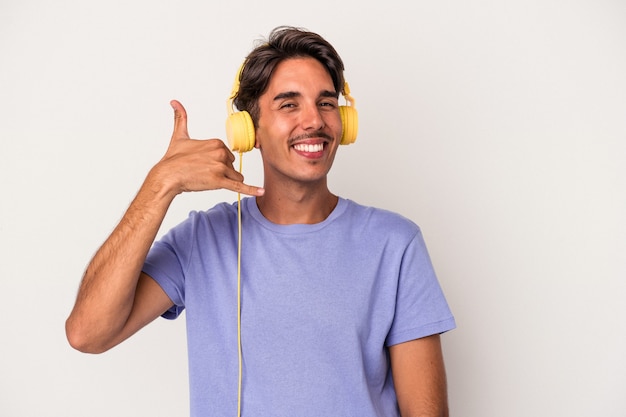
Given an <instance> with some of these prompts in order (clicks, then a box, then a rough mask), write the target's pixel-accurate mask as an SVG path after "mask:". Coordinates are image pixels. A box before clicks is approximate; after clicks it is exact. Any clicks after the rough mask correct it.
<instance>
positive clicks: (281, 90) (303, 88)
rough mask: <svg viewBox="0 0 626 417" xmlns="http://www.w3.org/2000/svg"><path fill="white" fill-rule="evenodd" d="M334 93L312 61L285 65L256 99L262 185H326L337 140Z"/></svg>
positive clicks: (329, 81)
mask: <svg viewBox="0 0 626 417" xmlns="http://www.w3.org/2000/svg"><path fill="white" fill-rule="evenodd" d="M337 95H338V94H337V92H336V91H335V87H334V86H333V82H332V79H331V77H330V74H329V73H328V71H326V69H325V68H324V66H323V65H322V64H321V63H320V62H318V61H317V60H316V59H313V58H292V59H287V60H285V61H283V62H281V63H280V64H278V66H277V67H276V68H275V70H274V74H273V75H272V78H271V80H270V83H269V85H268V88H267V90H266V92H265V93H264V94H263V95H262V96H261V97H260V98H259V109H260V117H259V123H258V128H257V130H256V147H257V148H259V149H260V151H261V154H262V156H263V165H264V168H265V181H266V185H269V184H271V183H274V182H278V183H280V182H282V181H296V182H300V183H306V182H315V181H319V180H325V179H326V175H327V174H328V171H329V170H330V168H331V166H332V163H333V160H334V158H335V153H336V152H337V147H338V145H339V141H340V139H341V117H340V115H339V107H338V100H337Z"/></svg>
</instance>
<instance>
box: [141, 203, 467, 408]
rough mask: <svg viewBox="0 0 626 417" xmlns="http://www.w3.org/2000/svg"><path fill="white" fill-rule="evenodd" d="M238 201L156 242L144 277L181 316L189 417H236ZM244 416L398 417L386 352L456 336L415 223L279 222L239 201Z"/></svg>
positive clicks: (342, 206) (351, 207) (378, 218)
mask: <svg viewBox="0 0 626 417" xmlns="http://www.w3.org/2000/svg"><path fill="white" fill-rule="evenodd" d="M237 230H238V228H237V204H236V203H234V204H226V203H222V204H218V205H217V206H215V207H214V208H212V209H210V210H208V211H205V212H192V213H191V214H190V216H189V218H188V219H187V220H186V221H184V222H183V223H181V224H180V225H178V226H176V227H175V228H173V229H172V230H170V231H169V232H168V233H167V234H166V235H165V236H164V237H163V238H162V239H161V240H160V241H158V242H155V244H154V246H153V248H152V249H151V251H150V253H149V255H148V258H147V260H146V262H145V265H144V269H143V270H144V272H146V273H147V274H148V275H150V276H151V277H152V278H153V279H155V280H156V281H157V282H158V283H159V284H160V285H161V287H162V288H163V289H164V290H165V292H166V293H167V295H168V296H169V297H170V298H171V300H172V301H173V302H174V304H175V305H174V307H172V308H171V309H170V310H169V311H168V312H166V313H165V314H164V317H167V318H175V317H177V316H178V315H179V314H180V313H181V312H182V311H183V309H184V310H185V311H186V320H187V339H188V340H187V343H188V350H189V374H190V376H189V377H190V402H191V404H190V405H191V416H192V417H200V416H202V417H206V416H227V417H232V416H233V415H236V410H237V392H238V344H237ZM242 233H243V237H242V261H241V262H242V264H241V282H242V304H241V309H242V310H241V320H242V325H241V326H242V327H241V334H242V346H243V400H242V415H243V416H244V417H245V416H254V417H257V416H271V417H283V416H284V417H293V416H298V417H308V416H310V417H320V416H331V415H332V416H341V417H344V416H355V417H369V416H386V417H389V416H398V415H399V413H398V407H397V402H396V397H395V392H394V389H393V381H392V378H391V371H390V364H389V353H388V349H387V347H388V346H390V345H394V344H397V343H402V342H405V341H409V340H413V339H417V338H420V337H425V336H429V335H432V334H437V333H442V332H445V331H448V330H451V329H453V328H454V327H455V323H454V318H453V316H452V314H451V312H450V309H449V308H448V304H447V303H446V300H445V297H444V295H443V292H442V290H441V288H440V285H439V283H438V281H437V278H436V276H435V273H434V270H433V267H432V265H431V261H430V259H429V256H428V252H427V250H426V246H425V244H424V241H423V238H422V234H421V232H420V229H419V228H418V226H417V225H415V224H414V223H413V222H411V221H410V220H408V219H406V218H404V217H402V216H400V215H398V214H395V213H391V212H389V211H385V210H380V209H375V208H371V207H364V206H361V205H358V204H356V203H354V202H352V201H350V200H346V199H341V198H340V199H339V202H338V204H337V206H336V207H335V209H334V211H333V212H332V213H331V214H330V216H329V217H328V218H327V219H326V220H324V221H323V222H321V223H317V224H294V225H277V224H274V223H271V222H270V221H268V220H267V219H266V218H265V217H263V215H262V214H261V212H260V211H259V209H258V207H257V204H256V200H255V199H254V198H252V197H249V198H245V199H243V200H242Z"/></svg>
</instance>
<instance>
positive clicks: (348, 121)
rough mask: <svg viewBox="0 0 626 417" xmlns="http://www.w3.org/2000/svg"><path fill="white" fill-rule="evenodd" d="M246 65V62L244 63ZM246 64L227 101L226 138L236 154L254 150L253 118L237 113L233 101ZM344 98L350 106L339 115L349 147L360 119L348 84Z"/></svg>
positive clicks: (343, 136)
mask: <svg viewBox="0 0 626 417" xmlns="http://www.w3.org/2000/svg"><path fill="white" fill-rule="evenodd" d="M244 64H245V62H244ZM244 64H241V67H239V71H238V72H237V76H236V77H235V82H234V83H233V89H232V91H231V93H230V96H229V97H228V100H226V111H227V112H228V118H227V119H226V138H227V139H228V144H229V146H230V148H231V149H232V150H233V151H236V152H248V151H251V150H252V149H254V142H255V138H254V136H255V135H254V123H252V117H250V114H249V113H248V112H247V111H238V112H235V109H234V107H233V101H234V100H235V97H237V93H239V79H240V77H241V72H242V71H243V67H244ZM342 94H343V96H344V97H345V99H346V101H347V103H348V105H347V106H339V115H340V116H341V124H342V126H343V127H342V132H341V141H340V142H339V143H340V144H341V145H349V144H351V143H354V141H356V135H357V132H358V130H359V119H358V114H357V111H356V108H355V100H354V98H353V97H352V96H351V95H350V86H348V83H347V82H346V83H344V86H343V91H342Z"/></svg>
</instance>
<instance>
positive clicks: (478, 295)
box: [0, 0, 626, 417]
mask: <svg viewBox="0 0 626 417" xmlns="http://www.w3.org/2000/svg"><path fill="white" fill-rule="evenodd" d="M283 24H288V25H295V26H302V27H305V28H308V29H310V30H313V31H316V32H318V33H320V34H322V35H323V36H324V37H326V38H327V39H328V40H329V41H330V42H331V43H333V44H334V45H335V46H336V48H337V49H338V51H339V52H340V54H341V55H342V57H343V59H344V61H345V64H346V77H347V79H348V81H349V82H350V85H351V87H352V93H353V95H354V97H355V98H356V104H357V108H358V110H359V118H360V133H359V137H358V140H357V143H356V144H354V145H351V146H348V147H342V148H341V149H340V150H339V154H338V157H337V159H336V162H335V166H334V168H333V171H332V172H331V177H330V184H331V189H332V190H333V191H334V192H336V193H338V194H340V195H342V196H344V197H346V198H350V199H353V200H356V201H358V202H360V203H363V204H368V205H375V206H379V207H383V208H387V209H390V210H394V211H397V212H399V213H401V214H403V215H405V216H407V217H409V218H411V219H413V220H414V221H415V222H416V223H417V224H419V225H420V226H421V228H422V230H423V232H424V235H425V238H426V242H427V245H428V247H429V250H430V253H431V257H432V259H433V262H434V264H435V268H436V270H437V273H438V275H439V278H440V281H441V284H442V286H443V288H444V290H445V292H446V295H447V298H448V301H449V303H450V305H451V307H452V309H453V312H454V314H455V316H456V319H457V324H458V328H457V329H456V330H454V331H452V332H449V333H447V334H445V335H444V336H443V343H444V349H445V357H446V364H447V371H448V380H449V396H450V408H451V411H452V415H454V416H458V417H503V416H506V417H527V416H568V417H590V416H613V417H620V416H625V415H626V395H624V394H625V390H626V360H625V358H626V301H625V298H626V297H625V296H626V220H625V214H626V192H625V190H626V2H623V1H621V0H613V1H610V0H586V1H585V0H569V1H566V0H523V1H521V0H519V1H513V0H504V1H495V0H492V1H460V0H456V1H455V0H450V1H422V0H416V1H395V0H387V1H372V2H363V1H357V0H343V1H339V2H337V1H323V0H322V1H317V2H293V1H282V0H268V1H262V2H261V1H222V2H213V1H188V0H179V1H163V0H141V1H136V0H107V1H100V2H93V1H79V0H57V1H54V2H49V1H43V0H0V180H1V184H0V185H1V187H0V199H1V200H0V296H1V297H2V303H1V305H2V310H3V311H4V313H3V314H2V316H3V318H2V320H1V324H0V416H3V417H49V416H50V417H53V416H54V417H56V416H59V417H85V416H90V417H99V416H111V415H115V416H118V417H124V416H151V417H160V416H168V417H170V416H185V415H187V414H188V409H189V408H188V393H187V390H188V383H187V359H186V342H185V325H184V318H182V319H179V320H176V321H167V320H163V319H159V320H157V321H155V322H154V323H152V324H151V325H150V326H148V327H146V328H145V329H143V330H142V331H140V332H139V333H138V334H137V335H135V336H134V337H133V338H132V339H130V340H129V341H127V342H125V343H124V344H122V345H120V346H118V347H116V348H114V349H113V350H111V351H109V352H107V353H105V354H102V355H85V354H81V353H79V352H76V351H74V350H72V349H71V348H70V347H69V345H68V344H67V342H66V339H65V334H64V321H65V318H66V317H67V315H68V313H69V311H70V309H71V307H72V305H73V302H74V297H75V294H76V290H77V288H78V284H79V282H80V279H81V276H82V273H83V270H84V268H85V266H86V265H87V263H88V262H89V260H90V258H91V256H92V255H93V253H94V252H95V250H96V249H97V248H98V246H99V245H100V244H101V243H102V242H103V241H104V239H105V238H106V237H107V235H108V234H109V232H110V231H111V230H112V228H113V227H114V226H115V224H116V223H117V221H118V220H119V219H120V217H121V216H122V214H123V212H124V210H125V209H126V207H127V206H128V204H129V202H130V200H131V199H132V198H133V196H134V194H135V192H136V191H137V189H138V188H139V186H140V184H141V182H142V180H143V179H144V177H145V175H146V174H147V172H148V170H149V169H150V168H151V167H152V166H153V164H154V163H156V162H157V161H158V159H159V158H160V157H161V156H162V155H163V153H164V152H165V149H166V147H167V144H168V141H169V137H170V134H171V131H172V126H173V124H172V120H173V116H172V111H171V108H170V107H169V104H168V103H169V100H170V99H174V98H175V99H178V100H180V101H181V102H182V103H183V104H184V105H185V106H186V108H187V110H188V113H189V130H190V133H191V135H192V137H195V138H210V137H220V138H223V137H224V121H225V117H226V98H227V95H228V93H229V92H230V88H231V85H232V80H233V78H234V76H235V72H236V71H237V68H238V67H239V65H240V63H241V61H242V60H243V58H244V57H245V55H246V54H247V53H248V52H249V51H250V50H251V49H252V48H253V47H254V45H255V43H254V42H255V40H257V39H260V38H263V37H264V36H266V35H267V34H268V33H269V31H270V30H271V29H272V28H273V27H275V26H278V25H283ZM244 175H245V176H246V178H247V181H248V182H249V183H252V184H257V185H261V184H262V173H261V167H260V157H259V155H258V152H257V151H254V152H251V153H249V154H246V155H245V156H244ZM235 199H236V196H235V195H234V194H233V193H231V192H225V191H218V192H206V193H195V194H189V195H183V196H180V197H178V199H177V200H176V201H175V203H174V204H173V206H172V208H171V210H170V212H169V214H168V216H167V218H166V220H165V223H164V225H163V229H162V231H161V232H160V233H163V231H164V230H166V229H168V228H169V227H171V226H173V225H175V224H177V223H178V222H179V221H181V220H183V219H184V218H185V217H186V216H187V213H188V212H189V211H190V210H192V209H204V208H208V207H210V206H212V205H214V204H215V203H217V202H219V201H233V200H235ZM218 360H219V359H218Z"/></svg>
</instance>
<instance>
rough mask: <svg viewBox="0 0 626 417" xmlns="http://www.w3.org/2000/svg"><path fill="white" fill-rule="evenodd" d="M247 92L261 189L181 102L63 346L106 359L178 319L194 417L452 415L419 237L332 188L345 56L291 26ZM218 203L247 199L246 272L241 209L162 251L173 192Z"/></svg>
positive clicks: (438, 299)
mask: <svg viewBox="0 0 626 417" xmlns="http://www.w3.org/2000/svg"><path fill="white" fill-rule="evenodd" d="M239 79H240V86H239V89H238V90H236V91H235V95H236V98H235V105H236V106H237V108H238V109H239V110H245V111H247V112H248V113H249V115H250V117H251V119H252V124H253V126H254V146H255V147H256V148H257V149H259V151H260V152H261V155H262V159H263V167H264V187H263V188H259V187H255V186H250V185H247V184H245V183H244V182H243V177H242V175H241V174H240V173H238V172H237V171H236V170H235V169H234V168H233V165H232V164H233V162H234V160H235V157H234V155H233V154H232V153H231V151H230V150H229V149H228V148H227V147H226V146H225V145H224V142H223V141H221V140H219V139H212V140H191V139H190V138H189V134H188V132H187V116H186V112H185V109H184V108H183V106H182V105H181V104H180V103H178V102H176V101H173V102H172V103H171V104H172V107H173V109H174V116H175V121H174V133H173V135H172V138H171V142H170V145H169V148H168V149H167V152H166V153H165V156H164V157H163V158H162V159H161V160H160V161H159V162H158V163H157V164H156V165H155V166H154V167H153V168H152V169H151V170H150V172H149V173H148V175H147V177H146V180H145V182H144V183H143V185H142V187H141V188H140V190H139V192H138V193H137V196H136V198H135V199H134V200H133V202H132V203H131V205H130V207H129V208H128V210H127V212H126V213H125V215H124V217H123V218H122V220H121V221H120V223H119V225H118V226H117V227H116V229H115V230H114V231H113V233H112V234H111V236H110V237H109V238H108V239H107V240H106V241H105V243H104V244H103V246H102V247H101V248H100V249H99V250H98V252H97V253H96V255H95V256H94V258H93V260H92V261H91V263H90V265H89V267H88V268H87V270H86V272H85V276H84V277H83V281H82V284H81V286H80V290H79V293H78V296H77V300H76V304H75V306H74V309H73V311H72V313H71V315H70V317H69V318H68V320H67V325H66V328H67V335H68V339H69V341H70V344H71V345H72V346H73V347H75V348H76V349H78V350H81V351H84V352H93V353H98V352H104V351H106V350H108V349H110V348H111V347H113V346H115V345H117V344H118V343H120V342H122V341H123V340H125V339H126V338H128V337H129V336H131V335H132V334H134V333H135V332H136V331H137V330H139V329H140V328H141V327H143V326H144V325H146V324H148V323H149V322H151V321H152V320H154V319H155V318H157V317H158V316H160V315H163V316H164V317H166V318H174V317H176V316H178V315H179V314H180V313H181V312H182V310H183V309H185V310H186V320H187V328H188V332H187V333H188V345H189V372H190V390H191V400H190V401H191V414H192V416H231V415H234V414H235V412H236V411H237V410H240V411H239V412H241V414H242V415H244V416H272V417H275V416H289V417H293V416H299V417H302V416H315V417H320V416H331V415H332V416H358V417H366V416H398V415H401V416H403V417H407V416H445V415H447V398H446V379H445V370H444V363H443V358H442V353H441V345H440V337H439V334H440V333H443V332H445V331H448V330H450V329H452V328H454V326H455V324H454V318H453V316H452V314H451V313H450V310H449V309H448V306H447V304H446V301H445V298H444V295H443V293H442V291H441V288H440V286H439V284H438V282H437V278H436V276H435V274H434V272H433V268H432V265H431V263H430V260H429V258H428V254H427V251H426V248H425V245H424V242H423V239H422V235H421V232H420V230H419V228H418V227H417V226H416V225H415V224H414V223H412V222H410V221H409V220H407V219H405V218H403V217H401V216H399V215H397V214H394V213H390V212H387V211H384V210H379V209H375V208H369V207H363V206H360V205H358V204H356V203H354V202H352V201H349V200H346V199H343V198H340V197H338V196H336V195H334V194H332V193H331V192H330V190H329V189H328V186H327V175H328V172H329V170H330V168H331V166H332V163H333V159H334V156H335V153H336V151H337V148H338V146H339V142H340V140H341V137H342V132H343V129H344V126H342V119H341V115H340V110H339V104H338V102H339V95H340V93H342V92H343V93H344V94H345V91H344V88H345V83H344V78H343V63H342V61H341V59H340V57H339V56H338V54H337V53H336V51H335V50H334V48H333V47H332V46H331V45H330V44H329V43H328V42H327V41H326V40H324V39H323V38H321V37H320V36H319V35H317V34H315V33H311V32H308V31H305V30H302V29H297V28H290V27H280V28H277V29H275V30H274V31H272V33H271V34H270V36H269V39H268V42H267V43H265V44H263V45H261V46H259V47H257V48H256V49H254V50H253V51H252V52H251V53H250V54H249V55H248V57H247V59H246V61H245V63H244V66H243V67H242V71H241V73H240V76H239ZM220 188H224V189H229V190H233V191H236V192H239V193H243V194H246V195H249V196H250V197H247V198H244V199H243V200H242V201H241V222H242V223H241V224H242V229H243V231H244V235H243V236H244V237H243V240H242V246H241V254H240V257H239V255H238V243H239V240H238V218H239V215H238V209H237V204H236V203H235V204H226V203H222V204H219V205H217V206H215V207H214V208H212V209H210V210H208V211H204V212H193V213H191V214H190V216H189V218H188V219H187V220H186V221H184V222H183V223H181V224H180V225H179V226H177V227H175V228H173V229H172V230H170V231H169V233H168V234H167V235H166V236H164V237H163V239H161V241H159V242H156V243H154V239H155V237H156V234H157V232H158V230H159V227H160V225H161V222H162V220H163V218H164V216H165V214H166V212H167V209H168V207H169V204H170V203H171V202H172V200H173V199H174V197H175V196H176V195H178V194H180V193H182V192H187V191H204V190H214V189H220ZM153 243H154V244H153ZM239 260H240V261H241V269H240V270H238V262H239ZM238 271H240V272H238ZM239 279H240V280H241V283H242V284H241V285H242V288H241V294H240V299H239V300H240V301H241V306H240V307H239V306H238V298H237V294H238V288H237V287H238V282H239ZM238 314H240V318H239V320H238V321H236V320H235V317H238ZM238 323H240V326H238ZM239 337H241V342H240V343H239V342H238V338H239ZM238 346H241V362H240V363H241V372H238V351H239V349H238ZM238 381H240V382H239V384H240V385H239V384H238ZM238 386H240V387H241V388H240V389H238ZM238 392H239V393H240V394H238Z"/></svg>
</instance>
